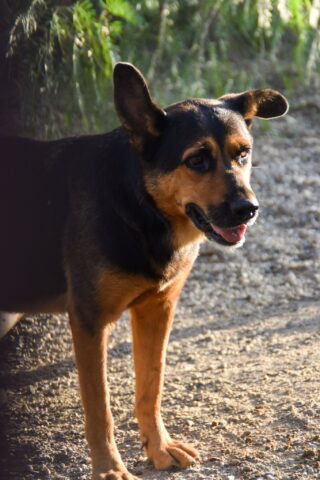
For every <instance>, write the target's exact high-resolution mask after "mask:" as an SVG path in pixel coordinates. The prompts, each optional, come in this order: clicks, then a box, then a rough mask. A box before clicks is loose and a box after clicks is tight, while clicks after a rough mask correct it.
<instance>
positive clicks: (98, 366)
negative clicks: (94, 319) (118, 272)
mask: <svg viewBox="0 0 320 480" xmlns="http://www.w3.org/2000/svg"><path fill="white" fill-rule="evenodd" d="M69 315H70V323H71V329H72V336H73V343H74V350H75V356H76V363H77V366H78V372H79V379H80V389H81V396H82V402H83V406H84V411H85V423H86V437H87V440H88V443H89V446H90V450H91V457H92V468H93V474H92V479H93V480H98V479H99V480H120V479H121V480H134V479H136V480H138V479H137V477H134V476H133V475H131V474H130V473H129V472H128V470H127V469H126V467H125V466H124V464H123V462H122V460H121V457H120V454H119V452H118V449H117V446H116V444H115V440H114V436H113V419H112V415H111V410H110V401H109V391H108V385H107V373H106V372H107V371H106V368H107V365H106V364H107V337H108V326H103V327H99V328H98V327H97V328H96V329H95V330H94V331H93V332H91V331H90V330H88V329H87V328H86V327H84V326H83V325H82V324H81V319H80V317H79V315H78V314H77V313H75V311H72V310H71V311H70V312H69ZM109 320H110V321H109V322H105V325H107V324H108V323H109V324H110V323H111V321H112V320H114V319H112V318H110V319H109Z"/></svg>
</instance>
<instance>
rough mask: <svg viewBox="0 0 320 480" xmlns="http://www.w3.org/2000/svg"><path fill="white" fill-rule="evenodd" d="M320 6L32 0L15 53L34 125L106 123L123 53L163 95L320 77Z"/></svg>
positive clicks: (13, 39)
mask: <svg viewBox="0 0 320 480" xmlns="http://www.w3.org/2000/svg"><path fill="white" fill-rule="evenodd" d="M18 3H19V2H18ZM21 4H22V6H21ZM319 16H320V11H319V2H318V0H215V1H213V0H141V1H139V2H130V1H129V0H79V1H72V0H69V1H67V0H65V1H62V0H60V1H58V0H29V1H27V0H25V1H23V2H20V7H19V8H18V14H17V15H16V16H15V20H14V23H13V26H12V28H11V35H10V41H9V45H8V54H9V55H10V56H11V58H12V59H13V60H14V61H15V62H16V64H17V65H18V66H19V71H20V79H21V88H22V96H23V99H24V102H23V103H24V106H25V108H24V111H23V115H24V118H25V121H26V123H27V124H28V125H31V126H32V128H30V131H32V130H33V131H36V132H37V133H38V134H41V135H45V136H56V135H59V134H62V133H66V132H71V133H72V132H79V131H81V130H85V131H89V132H90V131H105V130H107V129H108V128H110V127H111V126H113V125H114V121H115V120H114V117H113V115H112V114H111V113H110V112H113V106H112V103H111V97H112V85H111V75H112V67H113V65H114V63H115V62H116V61H117V60H126V61H132V62H134V63H135V64H136V65H137V66H139V67H140V68H141V69H142V70H143V72H144V73H146V76H147V78H148V80H149V81H150V83H151V84H152V91H153V93H154V95H155V96H157V98H160V100H161V101H162V102H163V103H164V104H166V103H170V102H172V101H176V100H177V99H179V98H180V99H182V98H185V97H191V96H211V97H213V96H218V95H222V94H224V93H225V92H226V91H231V90H241V89H245V88H248V87H255V86H259V87H261V86H265V85H268V84H271V85H273V86H278V87H280V88H286V89H293V88H295V86H296V85H298V84H300V85H301V84H303V85H306V86H307V85H311V84H314V83H315V82H317V81H318V79H319V67H320V32H319ZM35 105H36V108H35Z"/></svg>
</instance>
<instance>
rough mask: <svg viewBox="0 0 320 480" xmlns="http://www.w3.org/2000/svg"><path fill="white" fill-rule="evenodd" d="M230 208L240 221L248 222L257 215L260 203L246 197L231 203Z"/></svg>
mask: <svg viewBox="0 0 320 480" xmlns="http://www.w3.org/2000/svg"><path fill="white" fill-rule="evenodd" d="M230 208H231V211H232V213H233V215H235V216H236V217H237V219H238V220H239V221H241V222H246V221H248V220H250V219H251V218H253V217H254V216H255V214H256V212H257V210H258V208H259V204H258V202H252V201H250V200H246V199H237V200H235V201H233V202H232V203H231V205H230Z"/></svg>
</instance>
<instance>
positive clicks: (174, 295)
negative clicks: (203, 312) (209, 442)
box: [131, 265, 199, 470]
mask: <svg viewBox="0 0 320 480" xmlns="http://www.w3.org/2000/svg"><path fill="white" fill-rule="evenodd" d="M190 269H191V265H189V267H188V268H186V269H185V270H184V271H183V272H180V275H179V277H178V279H177V280H176V281H175V282H174V283H173V284H172V285H171V286H170V287H168V288H166V289H165V290H164V291H162V292H159V293H156V294H151V295H149V297H147V298H145V299H144V301H143V302H141V303H140V304H139V305H137V306H135V307H133V308H132V309H131V321H132V336H133V350H134V361H135V370H136V408H135V411H136V415H137V418H138V421H139V427H140V437H141V441H142V443H143V444H144V446H145V450H146V453H147V455H148V458H149V459H150V460H152V461H153V462H154V465H155V467H156V468H158V469H160V470H163V469H167V468H169V467H171V466H172V465H174V464H175V461H177V462H178V463H179V464H180V465H181V466H182V467H187V466H188V465H190V463H192V462H194V460H195V459H196V458H198V456H199V455H198V452H197V451H196V450H195V449H194V448H193V447H191V446H189V445H186V444H184V443H183V442H179V441H176V440H173V439H172V438H171V437H170V435H169V433H168V432H167V430H166V428H165V426H164V424H163V421H162V417H161V413H160V406H161V396H162V387H163V377H164V365H165V356H166V348H167V343H168V338H169V334H170V330H171V326H172V322H173V318H174V312H175V307H176V304H177V300H178V297H179V294H180V291H181V288H182V286H183V284H184V282H185V279H186V278H187V276H188V274H189V271H190Z"/></svg>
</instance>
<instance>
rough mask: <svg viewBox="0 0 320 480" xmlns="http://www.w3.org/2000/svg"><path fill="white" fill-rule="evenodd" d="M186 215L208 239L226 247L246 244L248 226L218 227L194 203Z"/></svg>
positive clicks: (189, 205) (190, 205)
mask: <svg viewBox="0 0 320 480" xmlns="http://www.w3.org/2000/svg"><path fill="white" fill-rule="evenodd" d="M186 214H187V215H188V217H189V218H190V220H191V221H192V223H193V224H194V225H195V227H196V228H197V229H198V230H201V231H202V232H203V233H204V234H205V235H206V237H207V238H208V239H209V240H211V241H215V242H217V243H219V244H220V245H224V246H240V245H242V244H243V243H244V240H245V233H246V230H247V224H245V223H242V224H241V225H236V226H234V227H226V228H222V227H218V226H217V225H214V224H213V223H211V222H210V221H209V219H208V217H207V216H206V215H205V213H204V212H203V211H202V209H201V208H200V207H198V206H197V205H195V204H194V203H189V204H188V205H187V206H186Z"/></svg>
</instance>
